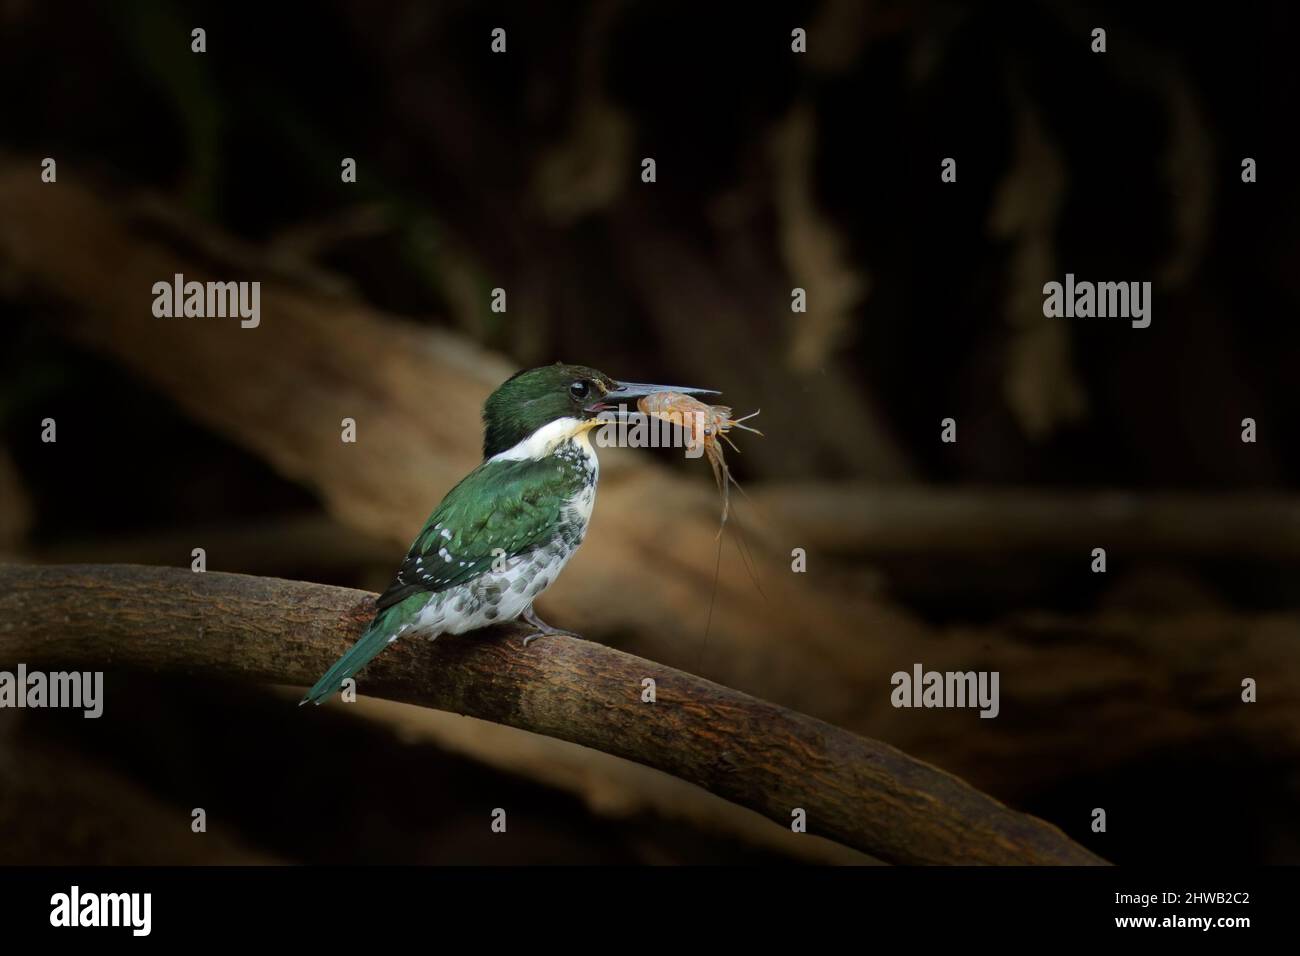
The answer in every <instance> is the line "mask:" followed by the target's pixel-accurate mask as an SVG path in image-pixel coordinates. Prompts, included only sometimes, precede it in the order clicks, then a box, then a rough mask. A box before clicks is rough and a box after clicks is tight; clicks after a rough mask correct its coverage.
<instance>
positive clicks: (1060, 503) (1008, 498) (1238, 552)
mask: <svg viewBox="0 0 1300 956" xmlns="http://www.w3.org/2000/svg"><path fill="white" fill-rule="evenodd" d="M750 496H751V497H752V498H753V499H754V502H755V504H756V505H757V507H758V508H759V510H760V511H761V512H763V513H765V514H775V515H780V516H781V523H782V533H783V534H786V535H788V536H789V537H790V539H791V540H792V541H797V542H799V543H800V544H802V545H803V546H804V547H806V548H808V549H809V550H813V549H816V550H819V551H822V552H830V553H836V554H849V553H852V554H858V555H866V556H871V555H882V554H919V555H928V556H937V555H953V554H970V555H977V556H987V555H989V554H1014V553H1043V554H1064V553H1068V552H1072V551H1074V552H1079V553H1080V554H1082V555H1084V556H1085V557H1086V556H1087V554H1088V552H1089V550H1090V549H1092V548H1095V547H1106V548H1107V549H1113V550H1114V551H1116V552H1120V551H1122V552H1123V553H1125V554H1129V555H1133V554H1175V555H1185V554H1201V555H1206V556H1239V557H1249V556H1253V557H1259V558H1281V557H1292V558H1294V557H1300V498H1297V497H1296V496H1294V495H1278V494H1272V495H1269V494H1257V493H1252V494H1247V495H1235V494H1179V493H1162V494H1137V493H1133V492H1121V491H1098V492H1072V491H1062V492H1056V491H1047V492H1043V491H1037V490H1034V489H1031V488H1011V489H1004V488H981V489H970V488H963V489H959V490H956V489H946V488H923V487H922V488H917V487H907V488H899V487H888V486H882V485H876V484H864V483H841V484H834V485H833V484H825V483H808V484H783V485H771V484H769V485H765V486H763V487H759V488H755V489H753V490H752V491H751V492H750Z"/></svg>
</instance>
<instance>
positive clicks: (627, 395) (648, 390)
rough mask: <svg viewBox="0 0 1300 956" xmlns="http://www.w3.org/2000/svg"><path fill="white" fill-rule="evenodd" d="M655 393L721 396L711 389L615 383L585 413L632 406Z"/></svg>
mask: <svg viewBox="0 0 1300 956" xmlns="http://www.w3.org/2000/svg"><path fill="white" fill-rule="evenodd" d="M655 392H678V393H680V394H682V395H694V396H695V397H697V398H699V397H702V396H705V395H720V394H721V392H718V391H717V390H716V389H712V388H683V387H682V386H680V385H646V384H644V383H642V382H615V383H614V387H613V388H611V389H610V390H609V391H607V392H606V393H605V394H604V395H601V396H599V397H598V398H597V399H596V400H595V401H593V402H591V403H590V404H589V405H587V406H586V411H588V412H591V413H593V414H595V413H596V412H604V411H610V410H613V409H616V408H618V407H619V406H620V405H634V404H635V403H636V401H637V399H639V398H645V397H646V396H647V395H653V394H654V393H655Z"/></svg>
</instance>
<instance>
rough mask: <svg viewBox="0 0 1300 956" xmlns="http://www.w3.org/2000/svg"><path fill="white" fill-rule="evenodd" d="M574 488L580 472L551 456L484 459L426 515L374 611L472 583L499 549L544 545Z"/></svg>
mask: <svg viewBox="0 0 1300 956" xmlns="http://www.w3.org/2000/svg"><path fill="white" fill-rule="evenodd" d="M581 486H582V479H581V476H580V475H575V474H574V471H573V468H572V466H570V465H566V464H565V463H564V462H562V461H560V460H558V459H557V458H555V457H554V456H551V457H548V458H543V459H541V460H540V461H532V460H524V461H495V462H494V461H485V462H483V464H481V465H479V466H478V467H477V468H475V469H474V470H473V471H472V472H470V473H469V474H468V475H466V476H465V478H463V479H462V480H461V482H460V484H458V485H456V487H454V488H452V489H451V491H449V492H448V493H447V497H445V498H443V499H442V503H441V504H440V505H438V508H437V510H436V511H434V513H433V514H432V515H430V516H429V520H428V521H426V522H425V524H424V530H422V531H421V532H420V534H419V536H418V537H416V539H415V543H414V544H413V545H411V550H410V551H409V552H408V553H407V555H406V560H405V561H404V562H402V567H401V569H400V570H399V571H398V572H397V577H396V579H395V580H394V581H393V583H392V584H391V585H389V586H388V590H387V591H385V592H384V593H383V594H382V595H381V596H380V598H379V601H378V603H377V607H378V609H379V610H381V611H382V610H383V609H384V608H387V607H391V606H392V605H394V604H398V603H400V602H401V601H404V600H406V598H408V597H410V596H411V595H412V594H416V593H418V592H420V591H428V592H430V593H436V592H438V591H443V590H446V589H447V588H453V587H456V586H457V585H459V584H464V583H465V582H467V581H471V580H473V579H474V578H476V577H478V575H480V574H482V573H483V572H484V571H486V570H488V569H489V568H490V567H491V566H492V562H493V560H494V558H495V557H496V555H495V552H496V550H497V549H498V548H501V549H503V550H504V551H505V553H506V554H507V555H509V556H514V555H516V554H523V553H524V552H526V551H530V550H532V549H533V548H535V547H537V546H539V545H542V544H546V543H548V542H549V541H550V540H551V537H552V536H553V535H554V534H555V532H556V529H557V528H558V527H559V525H560V524H561V521H562V515H561V511H562V509H563V508H564V507H565V505H566V504H567V502H568V500H569V498H570V497H571V496H572V495H573V494H575V493H576V492H577V491H578V490H580V489H581Z"/></svg>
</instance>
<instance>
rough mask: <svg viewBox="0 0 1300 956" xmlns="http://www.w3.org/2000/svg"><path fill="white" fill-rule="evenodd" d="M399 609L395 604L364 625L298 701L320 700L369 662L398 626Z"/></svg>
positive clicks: (329, 694) (317, 701) (401, 615)
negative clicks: (359, 633) (364, 627)
mask: <svg viewBox="0 0 1300 956" xmlns="http://www.w3.org/2000/svg"><path fill="white" fill-rule="evenodd" d="M400 608H401V605H400V604H398V605H395V606H393V607H390V608H388V609H387V610H385V611H383V612H382V613H381V614H379V615H378V616H376V618H375V619H374V621H372V622H371V624H370V627H368V628H366V632H365V633H364V634H362V635H361V637H359V638H358V639H357V642H356V643H355V644H353V645H352V647H351V648H349V650H348V652H347V653H346V654H344V655H343V656H342V657H340V658H339V659H338V660H337V661H335V662H334V665H333V666H332V667H331V668H330V669H329V670H327V671H326V672H325V674H324V676H323V677H321V679H320V680H318V681H317V682H316V683H315V684H314V685H313V686H312V689H311V690H309V691H307V696H306V697H304V698H303V699H302V700H301V701H299V703H301V704H305V703H307V702H308V701H311V702H312V703H313V704H320V703H323V702H324V701H325V699H326V698H327V697H330V696H331V695H333V694H334V693H335V692H336V691H337V690H339V688H341V687H342V686H343V682H344V681H345V680H347V679H348V678H349V677H352V676H353V675H355V674H356V673H357V671H359V670H361V668H363V667H365V666H366V665H367V664H369V663H370V661H371V659H373V658H374V657H375V655H376V654H378V653H379V652H380V651H382V650H383V649H384V648H385V647H387V646H388V645H389V643H390V638H392V636H393V635H394V634H396V633H397V630H398V629H399V628H400V627H401V625H402V621H401V618H402V617H403V614H402V613H401V611H400Z"/></svg>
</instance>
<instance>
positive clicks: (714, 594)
mask: <svg viewBox="0 0 1300 956" xmlns="http://www.w3.org/2000/svg"><path fill="white" fill-rule="evenodd" d="M724 523H725V521H724ZM721 571H722V538H721V537H719V538H718V556H717V558H715V559H714V562H713V590H712V591H710V592H709V613H708V616H707V617H705V619H704V640H703V641H701V642H700V653H699V656H698V657H697V658H696V660H695V673H697V674H698V673H700V668H701V667H703V666H704V652H705V651H706V650H708V647H709V625H711V624H712V623H713V602H714V601H716V600H717V599H718V575H719V573H720V572H721Z"/></svg>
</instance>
